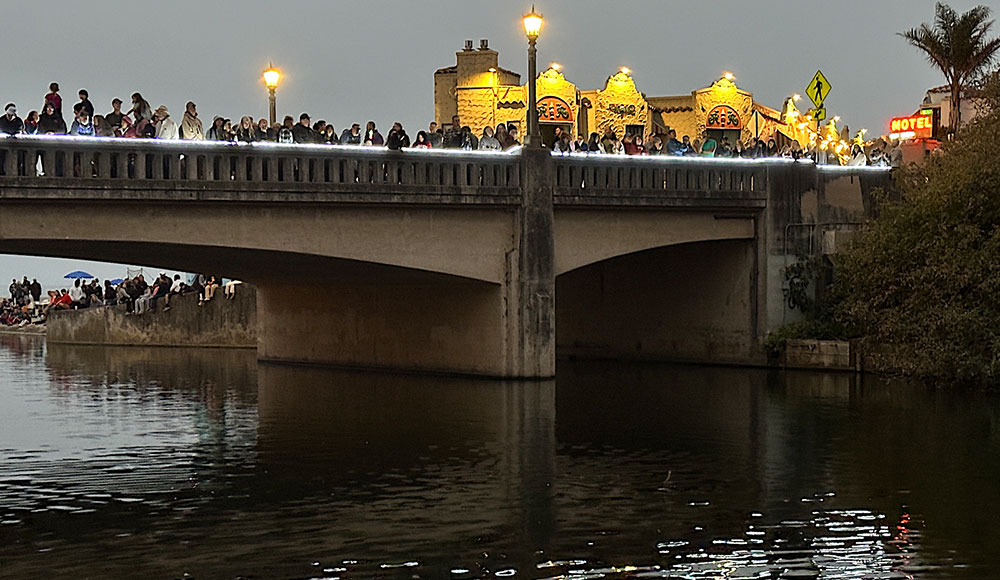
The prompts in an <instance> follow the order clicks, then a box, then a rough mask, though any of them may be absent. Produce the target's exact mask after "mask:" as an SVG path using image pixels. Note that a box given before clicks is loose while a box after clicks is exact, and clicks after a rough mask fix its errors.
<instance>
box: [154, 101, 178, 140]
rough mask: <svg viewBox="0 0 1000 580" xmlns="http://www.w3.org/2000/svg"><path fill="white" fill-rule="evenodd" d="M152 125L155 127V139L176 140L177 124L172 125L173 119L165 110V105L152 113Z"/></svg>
mask: <svg viewBox="0 0 1000 580" xmlns="http://www.w3.org/2000/svg"><path fill="white" fill-rule="evenodd" d="M153 123H154V126H155V127H156V138H157V139H174V140H176V139H177V138H178V134H177V123H174V121H173V119H171V118H170V111H168V110H167V107H166V105H160V106H159V107H157V109H156V111H155V112H154V113H153Z"/></svg>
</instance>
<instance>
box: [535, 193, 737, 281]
mask: <svg viewBox="0 0 1000 580" xmlns="http://www.w3.org/2000/svg"><path fill="white" fill-rule="evenodd" d="M553 230H554V236H555V270H556V272H555V273H556V275H557V276H561V275H563V274H566V273H568V272H572V271H573V270H576V269H579V268H583V267H586V266H588V265H591V264H596V263H598V262H602V261H605V260H609V259H613V258H617V257H621V256H627V255H630V254H635V253H637V252H642V251H645V250H652V249H656V248H663V247H667V246H674V245H680V244H690V243H696V242H710V241H719V240H750V239H753V238H754V237H755V236H756V222H755V219H754V216H753V215H746V214H733V213H712V212H704V211H701V212H678V211H677V210H675V209H674V210H670V209H664V208H655V209H650V208H636V209H631V210H630V209H624V210H620V211H615V212H607V211H595V210H594V209H588V208H569V209H563V208H558V209H557V210H556V212H555V223H554V227H553Z"/></svg>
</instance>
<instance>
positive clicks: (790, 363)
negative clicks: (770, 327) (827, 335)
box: [781, 340, 860, 371]
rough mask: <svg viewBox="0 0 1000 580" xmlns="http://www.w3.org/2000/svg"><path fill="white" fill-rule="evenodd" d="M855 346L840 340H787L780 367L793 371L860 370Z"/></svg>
mask: <svg viewBox="0 0 1000 580" xmlns="http://www.w3.org/2000/svg"><path fill="white" fill-rule="evenodd" d="M856 363H857V352H856V349H855V345H854V344H852V343H850V342H847V341H840V340H789V341H788V344H786V345H785V351H784V353H783V354H782V357H781V366H783V367H785V368H793V369H817V370H837V371H854V370H860V368H859V367H858V365H857V364H856Z"/></svg>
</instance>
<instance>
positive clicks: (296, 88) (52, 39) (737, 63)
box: [0, 0, 1000, 281]
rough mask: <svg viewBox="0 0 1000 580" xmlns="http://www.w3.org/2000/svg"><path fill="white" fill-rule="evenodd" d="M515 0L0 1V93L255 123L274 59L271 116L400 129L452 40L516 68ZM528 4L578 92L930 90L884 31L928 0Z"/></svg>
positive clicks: (889, 108)
mask: <svg viewBox="0 0 1000 580" xmlns="http://www.w3.org/2000/svg"><path fill="white" fill-rule="evenodd" d="M530 3H531V2H530V0H525V1H523V2H511V1H509V0H498V1H493V2H485V1H482V0H396V1H388V0H311V1H306V0H287V1H283V2H274V1H273V0H238V1H237V0H201V1H198V2H195V1H191V0H171V1H170V2H159V3H152V2H144V1H142V0H136V1H133V2H125V1H119V0H86V1H80V0H73V1H70V0H46V1H45V2H38V1H37V0H31V1H26V0H4V2H3V14H4V16H3V19H4V24H3V35H2V38H3V43H4V47H5V50H4V56H3V58H2V59H0V71H2V72H0V100H2V101H3V102H7V101H13V102H15V103H16V104H17V105H18V108H19V111H20V113H21V115H22V116H23V115H24V114H26V113H27V112H28V111H29V110H31V109H38V108H39V107H40V105H41V104H42V97H43V96H44V94H45V93H46V92H47V87H48V84H49V83H50V82H52V81H56V82H58V83H59V84H60V86H61V87H62V94H63V100H64V107H63V109H64V111H66V110H70V111H71V110H72V103H73V102H75V101H76V92H77V89H79V88H86V89H88V90H89V91H90V96H91V100H92V101H93V102H94V104H95V107H96V108H97V110H98V112H106V111H107V110H110V108H111V106H110V101H111V99H112V98H114V97H120V98H122V99H123V100H126V101H127V100H128V96H129V95H131V93H133V92H135V91H139V92H141V93H142V94H143V95H144V96H145V97H146V98H147V99H148V100H149V102H150V103H151V104H152V105H153V106H154V107H156V106H158V105H161V104H165V105H167V107H168V108H169V109H170V110H171V111H172V112H173V113H175V116H179V114H180V112H181V111H182V110H183V107H184V103H185V102H187V101H188V100H193V101H195V102H196V103H198V108H199V111H200V113H201V116H202V117H203V118H207V119H209V120H210V119H211V117H212V116H213V115H216V114H220V115H223V116H226V117H230V118H233V119H237V118H239V117H240V116H241V115H244V114H251V115H253V116H254V117H258V118H259V117H262V116H265V115H266V112H267V99H266V90H265V89H264V86H263V83H262V81H261V75H260V73H261V71H262V70H263V68H264V67H265V66H266V65H267V63H268V62H269V61H273V62H274V64H275V65H277V66H279V67H280V68H281V69H282V70H283V72H284V77H283V79H282V83H281V86H280V87H279V89H278V113H279V115H283V114H293V115H295V116H296V118H297V117H298V114H299V113H301V112H303V111H308V112H309V113H310V114H311V115H312V117H313V119H321V118H322V119H326V120H327V121H330V122H333V123H334V125H335V126H336V128H337V130H338V131H340V130H342V129H343V128H344V127H345V126H346V125H349V124H350V123H352V122H355V121H356V122H361V123H363V122H364V121H367V120H369V119H371V120H375V121H376V122H377V123H378V124H379V126H380V127H383V128H384V127H386V126H388V125H390V124H391V123H392V122H393V121H397V120H398V121H401V122H402V123H403V125H404V126H405V127H407V129H408V130H409V131H410V132H411V133H415V132H416V130H418V129H420V128H424V126H426V124H427V122H428V121H429V120H430V119H431V117H432V115H433V112H434V103H433V86H434V85H433V72H434V70H435V69H437V68H440V67H444V66H450V65H452V64H454V62H455V54H454V53H455V52H456V51H458V50H460V49H461V48H462V45H463V41H464V40H465V39H472V40H473V41H475V45H476V46H478V45H479V39H481V38H486V39H489V41H490V47H491V48H494V49H496V50H498V51H499V52H500V64H501V66H503V67H505V68H509V69H512V70H515V71H518V72H521V73H522V75H523V74H524V72H525V68H526V64H525V58H526V57H525V40H524V33H523V31H522V30H521V28H520V26H521V24H520V16H521V14H523V13H524V12H525V11H527V9H528V8H529V7H530ZM983 3H985V4H987V5H993V7H994V8H1000V6H998V5H996V2H995V0H991V1H986V0H983V1H980V2H972V1H966V0H953V1H951V2H950V4H951V5H952V6H953V7H954V8H956V9H957V10H962V11H964V10H968V9H969V8H971V7H972V6H975V5H976V4H983ZM535 4H536V7H537V9H538V11H539V12H541V13H543V14H544V16H545V19H546V22H545V28H544V29H543V31H542V37H541V38H540V40H539V45H538V47H539V59H540V66H542V67H544V65H546V64H547V63H548V62H550V61H558V62H560V63H561V64H562V65H563V66H564V67H565V69H564V73H565V74H566V76H567V78H568V79H569V80H571V81H572V82H574V83H576V85H577V86H578V87H580V88H583V89H589V88H598V87H601V86H603V83H604V81H605V80H606V79H607V77H608V75H610V74H612V73H613V72H615V71H616V70H618V68H619V67H620V66H622V65H627V66H629V67H630V68H631V69H632V70H633V76H634V78H635V80H636V84H637V86H638V88H639V90H640V91H643V92H645V93H646V94H647V95H651V96H654V95H655V96H659V95H677V94H686V93H689V92H690V91H691V90H693V89H697V88H700V87H703V86H707V85H708V84H709V83H711V82H712V81H714V80H715V79H717V78H718V77H719V76H720V75H721V74H722V72H723V71H732V72H733V73H734V74H735V75H736V82H737V84H739V85H740V86H741V87H742V88H744V89H746V90H749V91H751V92H753V93H754V95H755V98H756V100H757V101H758V102H762V103H764V104H767V105H770V106H772V107H779V106H780V105H781V102H782V101H783V99H784V98H785V97H786V96H788V95H790V94H793V93H797V92H798V93H801V92H803V91H804V89H805V87H806V84H807V83H808V81H809V80H810V78H811V77H812V75H813V74H814V73H815V72H816V69H817V68H819V69H822V70H823V72H824V73H825V75H826V76H827V78H828V79H829V80H830V83H831V85H832V87H833V89H832V92H831V93H830V96H829V98H828V100H827V109H828V111H829V114H830V115H831V116H832V115H840V116H841V117H842V118H843V119H844V121H845V122H846V123H847V124H848V125H849V126H850V127H851V128H852V129H860V128H862V127H866V128H868V129H870V130H871V132H872V133H874V134H880V133H883V132H885V129H886V128H885V125H886V123H887V121H888V119H889V118H890V117H893V116H895V115H903V114H909V113H912V112H913V111H914V110H915V109H916V107H917V106H918V105H919V103H920V100H921V99H922V98H923V94H924V91H925V90H926V89H927V88H929V87H931V86H935V85H938V84H942V83H943V80H942V78H941V77H940V76H939V74H938V73H936V72H935V71H934V70H933V69H931V68H930V66H929V65H928V64H927V63H926V61H925V60H924V59H923V57H922V56H921V55H920V54H918V53H917V51H916V50H914V49H913V48H910V47H909V46H908V45H907V44H906V43H905V42H904V41H903V40H902V39H901V38H900V37H898V36H896V33H897V32H899V31H901V30H904V29H906V28H910V27H913V26H917V25H919V24H920V23H921V22H930V21H931V20H932V18H933V15H934V2H933V1H932V0H835V1H832V2H831V1H824V2H818V1H815V0H812V1H810V0H798V1H791V0H757V1H755V2H747V1H746V0H742V1H737V0H536V2H535ZM994 16H997V15H996V14H994ZM206 124H207V122H206ZM0 235H2V232H0ZM78 264H79V263H78V262H70V263H67V262H62V261H55V260H45V261H40V260H36V259H32V260H15V259H13V258H10V257H5V256H0V279H3V280H7V279H10V278H12V277H14V276H15V275H17V276H18V278H20V275H21V274H22V273H23V274H28V275H29V276H30V275H37V276H38V277H39V280H43V279H44V280H52V281H55V280H57V279H58V277H59V276H61V275H62V273H65V271H68V270H69V269H73V268H74V267H75V266H77V265H78ZM95 268H96V267H95ZM98 270H99V271H101V270H100V269H98ZM108 271H109V272H110V273H112V274H116V273H120V271H121V269H120V268H112V269H109V270H108ZM94 273H98V272H94ZM57 274H58V275H57ZM105 275H107V274H105Z"/></svg>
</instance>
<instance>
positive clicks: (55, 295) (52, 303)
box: [44, 288, 73, 316]
mask: <svg viewBox="0 0 1000 580" xmlns="http://www.w3.org/2000/svg"><path fill="white" fill-rule="evenodd" d="M72 307H73V298H72V297H71V296H70V295H69V292H68V291H67V290H66V289H65V288H63V289H62V291H61V292H55V291H51V292H49V305H48V307H46V308H45V311H44V314H45V315H46V316H48V314H49V312H50V311H52V310H69V309H70V308H72Z"/></svg>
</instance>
